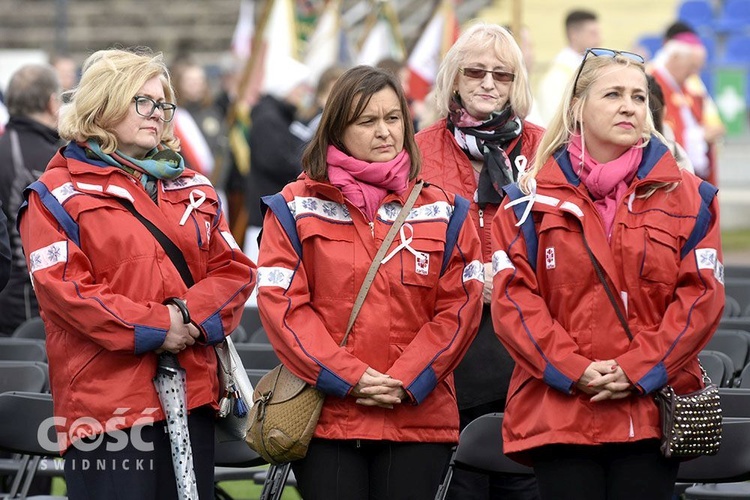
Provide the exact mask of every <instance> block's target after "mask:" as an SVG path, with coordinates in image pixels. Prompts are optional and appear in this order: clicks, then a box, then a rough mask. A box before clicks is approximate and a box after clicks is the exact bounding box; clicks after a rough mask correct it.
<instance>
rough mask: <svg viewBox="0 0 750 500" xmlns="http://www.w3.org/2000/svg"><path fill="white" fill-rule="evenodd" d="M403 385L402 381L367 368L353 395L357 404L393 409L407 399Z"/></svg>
mask: <svg viewBox="0 0 750 500" xmlns="http://www.w3.org/2000/svg"><path fill="white" fill-rule="evenodd" d="M403 385H404V384H403V382H401V381H400V380H396V379H395V378H391V376H390V375H386V374H385V373H380V372H379V371H377V370H375V369H374V368H370V367H367V370H365V373H363V374H362V377H361V378H360V379H359V382H357V385H355V386H354V389H352V392H351V395H352V396H354V397H355V398H357V404H360V405H363V406H379V407H381V408H389V409H393V405H395V404H399V403H401V401H403V400H404V399H405V398H406V391H405V390H404V387H403Z"/></svg>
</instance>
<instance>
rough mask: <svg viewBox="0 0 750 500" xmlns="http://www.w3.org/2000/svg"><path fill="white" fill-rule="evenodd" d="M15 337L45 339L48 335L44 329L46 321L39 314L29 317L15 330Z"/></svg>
mask: <svg viewBox="0 0 750 500" xmlns="http://www.w3.org/2000/svg"><path fill="white" fill-rule="evenodd" d="M11 336H12V337H14V338H19V339H39V340H44V339H45V338H47V335H46V333H45V331H44V321H42V318H40V317H39V316H36V317H34V318H29V319H27V320H26V321H24V322H23V323H21V324H20V325H18V327H17V328H16V329H15V330H14V331H13V335H11Z"/></svg>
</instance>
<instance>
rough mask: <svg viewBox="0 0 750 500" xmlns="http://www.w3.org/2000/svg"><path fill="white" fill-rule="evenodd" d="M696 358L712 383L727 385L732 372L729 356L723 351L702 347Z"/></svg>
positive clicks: (729, 382) (732, 365) (732, 366)
mask: <svg viewBox="0 0 750 500" xmlns="http://www.w3.org/2000/svg"><path fill="white" fill-rule="evenodd" d="M698 359H699V360H700V362H701V365H702V366H703V368H704V369H705V370H706V373H707V374H708V376H709V378H710V379H711V381H712V382H713V383H714V384H716V385H717V386H719V387H729V385H730V384H731V381H732V375H733V374H734V364H733V363H732V359H731V358H730V357H729V356H727V355H726V354H724V353H723V352H719V351H711V350H708V349H704V350H702V351H701V352H699V353H698Z"/></svg>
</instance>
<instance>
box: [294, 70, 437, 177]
mask: <svg viewBox="0 0 750 500" xmlns="http://www.w3.org/2000/svg"><path fill="white" fill-rule="evenodd" d="M387 87H390V88H391V89H393V91H394V92H396V96H398V100H399V102H400V104H401V116H402V119H403V121H404V149H405V150H406V152H407V153H408V154H409V157H410V158H411V169H410V171H409V179H416V178H417V176H418V175H419V172H420V170H421V167H422V162H421V157H420V154H419V149H418V148H417V143H416V141H415V140H414V124H413V123H412V120H411V115H410V113H409V105H408V103H407V101H406V97H405V96H404V91H403V89H402V88H401V85H400V84H399V83H398V80H396V78H395V77H394V76H393V75H392V74H391V73H389V72H387V71H383V70H381V69H377V68H373V67H372V66H356V67H354V68H352V69H350V70H348V71H346V72H345V73H344V74H343V75H341V77H339V79H338V80H337V81H336V83H335V84H334V85H333V89H331V95H330V96H329V97H328V101H327V102H326V105H325V108H324V109H323V117H322V118H321V120H320V125H319V126H318V128H317V130H316V131H315V135H314V136H313V138H312V140H311V141H310V144H308V146H307V148H305V152H304V153H303V155H302V168H303V170H304V171H305V173H306V174H307V175H308V176H309V177H310V178H311V179H314V180H319V181H320V180H327V179H328V162H327V157H328V146H335V147H336V148H338V149H340V150H341V151H343V152H345V153H347V154H349V152H348V151H347V150H346V148H345V147H344V145H343V143H342V142H341V138H342V137H343V136H344V131H345V130H346V128H347V127H348V126H349V125H351V124H352V123H354V122H355V121H356V120H357V118H359V117H360V116H361V115H362V113H363V112H364V110H365V108H366V107H367V105H368V104H369V102H370V98H372V96H373V95H374V94H376V93H378V92H380V91H381V90H383V89H385V88H387Z"/></svg>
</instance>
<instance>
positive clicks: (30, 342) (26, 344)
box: [0, 337, 47, 363]
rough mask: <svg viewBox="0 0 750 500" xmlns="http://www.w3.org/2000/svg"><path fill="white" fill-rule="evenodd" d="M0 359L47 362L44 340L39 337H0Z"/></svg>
mask: <svg viewBox="0 0 750 500" xmlns="http://www.w3.org/2000/svg"><path fill="white" fill-rule="evenodd" d="M0 360H4V361H42V362H44V363H46V362H47V350H46V348H45V347H44V341H43V340H39V339H19V338H15V337H0Z"/></svg>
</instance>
